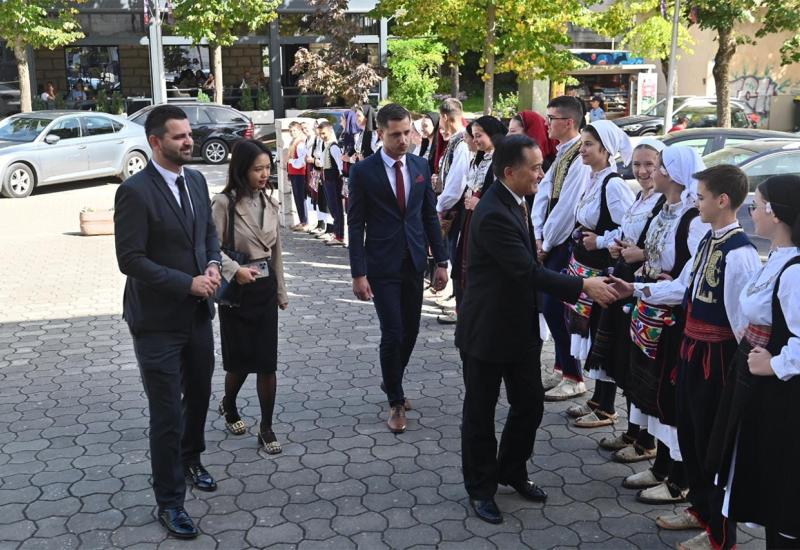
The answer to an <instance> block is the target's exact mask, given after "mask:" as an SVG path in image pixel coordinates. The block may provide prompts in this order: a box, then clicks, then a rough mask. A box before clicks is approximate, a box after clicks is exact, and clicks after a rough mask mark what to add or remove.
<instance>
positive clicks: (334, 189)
mask: <svg viewBox="0 0 800 550" xmlns="http://www.w3.org/2000/svg"><path fill="white" fill-rule="evenodd" d="M322 189H323V190H324V192H325V198H326V199H327V201H328V208H329V211H330V213H331V216H333V234H334V235H335V236H336V238H337V239H343V238H344V209H343V208H342V189H341V186H340V185H339V182H338V181H336V180H329V179H327V178H326V179H325V183H323V184H322Z"/></svg>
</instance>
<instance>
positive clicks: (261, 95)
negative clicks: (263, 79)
mask: <svg viewBox="0 0 800 550" xmlns="http://www.w3.org/2000/svg"><path fill="white" fill-rule="evenodd" d="M256 105H257V106H258V110H259V111H269V110H270V109H272V98H270V97H269V92H267V89H266V88H259V89H258V95H257V96H256Z"/></svg>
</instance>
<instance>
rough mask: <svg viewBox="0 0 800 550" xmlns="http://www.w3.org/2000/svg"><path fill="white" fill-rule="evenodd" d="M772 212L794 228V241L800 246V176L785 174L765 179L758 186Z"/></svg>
mask: <svg viewBox="0 0 800 550" xmlns="http://www.w3.org/2000/svg"><path fill="white" fill-rule="evenodd" d="M758 191H759V193H761V196H762V197H764V200H765V201H767V202H768V203H769V204H770V207H771V208H772V213H773V214H775V216H776V217H777V218H778V219H779V220H780V221H782V222H783V223H785V224H786V225H788V226H789V227H790V228H791V230H792V243H794V245H795V246H800V176H798V175H795V174H783V175H780V176H772V177H770V178H767V179H765V180H764V181H763V182H761V183H760V184H759V186H758Z"/></svg>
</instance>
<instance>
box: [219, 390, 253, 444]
mask: <svg viewBox="0 0 800 550" xmlns="http://www.w3.org/2000/svg"><path fill="white" fill-rule="evenodd" d="M218 410H219V414H220V416H222V417H223V418H224V419H225V427H226V428H228V431H229V432H231V433H232V434H233V435H243V434H244V433H245V432H246V431H247V424H245V423H244V420H242V419H241V417H240V416H239V411H237V410H236V409H234V410H233V411H228V410H227V409H226V408H225V397H223V398H222V400H221V401H220V402H219V409H218ZM229 414H230V418H236V420H234V421H233V422H230V421H229Z"/></svg>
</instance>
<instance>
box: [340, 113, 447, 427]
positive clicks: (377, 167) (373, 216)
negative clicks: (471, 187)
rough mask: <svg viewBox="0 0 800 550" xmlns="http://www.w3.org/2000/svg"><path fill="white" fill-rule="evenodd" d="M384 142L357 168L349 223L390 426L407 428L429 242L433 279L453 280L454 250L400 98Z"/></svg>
mask: <svg viewBox="0 0 800 550" xmlns="http://www.w3.org/2000/svg"><path fill="white" fill-rule="evenodd" d="M378 137H379V138H380V140H381V142H382V143H383V147H382V148H381V149H380V150H379V151H378V152H377V153H375V154H374V155H372V156H370V157H368V158H366V159H365V160H363V161H361V162H359V163H358V164H355V165H354V166H353V167H352V168H350V194H349V210H348V227H349V235H350V271H351V275H352V276H353V293H354V294H355V295H356V296H357V297H358V299H359V300H373V301H374V302H375V311H377V313H378V319H379V321H380V326H381V343H380V361H381V376H382V378H383V382H382V384H381V389H383V391H385V392H386V395H387V397H388V400H389V407H390V411H389V419H388V422H387V424H388V426H389V430H390V431H392V432H394V433H402V432H404V431H405V429H406V415H405V413H406V410H408V409H410V408H411V407H410V403H409V402H408V401H407V400H406V398H405V393H404V392H403V373H404V372H405V368H406V365H408V360H409V358H410V357H411V352H412V351H413V349H414V344H415V343H416V341H417V334H418V333H419V321H420V315H421V312H422V286H423V285H422V279H423V273H424V270H425V267H426V262H427V251H428V244H429V243H430V246H431V249H432V250H433V256H434V258H435V260H436V263H437V269H436V272H435V273H434V277H433V279H434V282H433V286H434V288H436V289H437V290H441V289H443V288H444V287H445V285H446V284H447V259H448V257H447V250H446V248H445V246H444V243H443V242H442V233H441V227H440V226H439V219H438V216H437V214H436V197H435V195H434V193H433V187H432V186H431V173H430V169H429V167H428V163H427V162H426V161H425V160H424V159H423V158H421V157H418V156H416V155H411V154H408V149H409V147H410V145H411V115H410V114H409V112H408V111H407V110H406V109H405V108H403V107H401V106H400V105H397V104H394V103H392V104H389V105H386V106H384V107H383V108H381V110H380V111H378Z"/></svg>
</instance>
